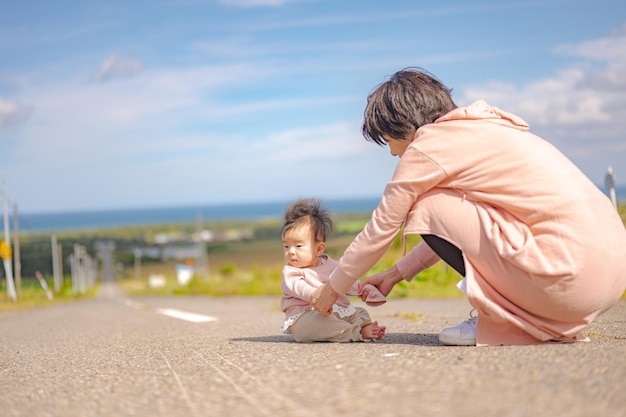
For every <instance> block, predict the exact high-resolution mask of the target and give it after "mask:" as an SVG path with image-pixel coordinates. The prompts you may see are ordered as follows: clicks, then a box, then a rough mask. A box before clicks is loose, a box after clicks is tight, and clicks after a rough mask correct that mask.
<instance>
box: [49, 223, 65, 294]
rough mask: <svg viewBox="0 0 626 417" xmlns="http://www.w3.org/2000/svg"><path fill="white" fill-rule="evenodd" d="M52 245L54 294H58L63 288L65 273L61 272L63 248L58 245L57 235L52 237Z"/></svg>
mask: <svg viewBox="0 0 626 417" xmlns="http://www.w3.org/2000/svg"><path fill="white" fill-rule="evenodd" d="M50 243H51V244H52V275H53V276H54V292H56V293H57V294H58V293H59V292H60V291H61V287H63V273H62V272H61V260H62V257H61V252H60V251H61V247H60V246H59V245H58V244H57V237H56V235H52V236H51V237H50Z"/></svg>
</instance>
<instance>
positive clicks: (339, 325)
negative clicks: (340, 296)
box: [289, 307, 372, 342]
mask: <svg viewBox="0 0 626 417" xmlns="http://www.w3.org/2000/svg"><path fill="white" fill-rule="evenodd" d="M355 308H356V312H355V313H354V314H353V315H351V316H349V317H343V318H342V317H339V315H338V314H337V313H333V314H331V315H330V316H328V317H324V316H322V315H321V314H320V313H318V312H317V311H313V310H309V311H306V312H304V313H303V314H302V315H301V316H300V317H298V319H297V320H296V322H295V323H294V324H292V325H291V326H290V327H289V331H290V332H291V335H292V336H293V338H294V339H295V340H296V342H359V341H361V342H362V341H363V336H361V328H362V327H364V326H367V325H368V324H371V323H372V319H371V318H370V315H369V314H368V312H367V311H366V310H365V309H364V308H362V307H355Z"/></svg>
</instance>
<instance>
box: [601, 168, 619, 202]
mask: <svg viewBox="0 0 626 417" xmlns="http://www.w3.org/2000/svg"><path fill="white" fill-rule="evenodd" d="M604 186H605V187H606V189H607V191H608V192H609V197H610V198H611V203H613V207H615V208H616V209H617V197H616V195H615V175H613V167H612V166H611V165H609V168H608V169H607V172H606V177H604Z"/></svg>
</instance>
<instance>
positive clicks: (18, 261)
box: [13, 203, 22, 295]
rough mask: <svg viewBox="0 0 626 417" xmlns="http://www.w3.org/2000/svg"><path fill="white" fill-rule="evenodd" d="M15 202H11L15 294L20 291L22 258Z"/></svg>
mask: <svg viewBox="0 0 626 417" xmlns="http://www.w3.org/2000/svg"><path fill="white" fill-rule="evenodd" d="M18 217H19V216H18V215H17V203H13V248H14V249H13V263H14V264H15V287H16V289H17V294H18V295H19V294H20V291H22V258H21V256H20V226H19V220H18Z"/></svg>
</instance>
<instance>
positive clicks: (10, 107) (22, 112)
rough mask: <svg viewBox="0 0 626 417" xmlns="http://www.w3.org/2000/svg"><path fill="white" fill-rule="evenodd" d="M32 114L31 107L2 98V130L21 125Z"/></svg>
mask: <svg viewBox="0 0 626 417" xmlns="http://www.w3.org/2000/svg"><path fill="white" fill-rule="evenodd" d="M30 113H31V109H30V108H29V107H27V106H22V105H19V104H17V103H14V102H10V101H6V100H3V99H2V98H0V128H3V127H12V126H16V125H19V124H21V123H22V122H24V121H25V120H26V119H27V118H28V116H29V115H30Z"/></svg>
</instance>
